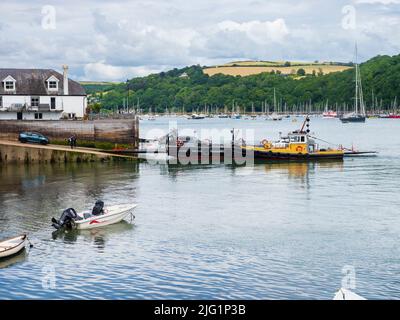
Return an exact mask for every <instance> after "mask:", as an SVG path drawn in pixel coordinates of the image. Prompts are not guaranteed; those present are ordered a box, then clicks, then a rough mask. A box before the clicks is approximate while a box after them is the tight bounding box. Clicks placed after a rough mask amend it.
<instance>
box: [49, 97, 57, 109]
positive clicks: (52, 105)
mask: <svg viewBox="0 0 400 320" xmlns="http://www.w3.org/2000/svg"><path fill="white" fill-rule="evenodd" d="M50 109H51V110H55V109H56V98H54V97H51V98H50Z"/></svg>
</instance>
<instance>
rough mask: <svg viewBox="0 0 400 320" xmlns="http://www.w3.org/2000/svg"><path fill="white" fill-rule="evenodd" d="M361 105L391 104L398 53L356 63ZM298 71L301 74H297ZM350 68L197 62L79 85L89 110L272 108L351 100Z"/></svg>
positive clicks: (397, 90)
mask: <svg viewBox="0 0 400 320" xmlns="http://www.w3.org/2000/svg"><path fill="white" fill-rule="evenodd" d="M360 70H361V76H362V80H363V91H364V101H365V103H366V107H367V109H371V108H374V109H379V108H380V109H386V110H390V109H392V108H397V101H398V98H400V55H396V56H377V57H374V58H372V59H370V60H368V61H367V62H364V63H362V64H361V65H360ZM299 75H300V76H302V77H301V78H299ZM354 80H355V72H354V70H353V69H349V70H346V71H343V72H336V73H331V74H326V75H324V74H322V73H320V72H318V73H313V74H311V75H305V74H304V73H302V71H300V72H299V71H298V74H296V75H283V74H277V73H275V72H273V73H261V74H257V75H252V76H246V77H241V76H229V75H223V74H217V75H214V76H211V77H210V76H208V75H206V74H204V73H203V71H202V67H201V66H199V65H197V66H190V67H186V68H182V69H177V68H175V69H173V70H170V71H167V72H161V73H158V74H152V75H149V76H146V77H138V78H133V79H130V80H128V81H127V82H126V83H120V84H115V85H107V86H106V87H104V86H95V85H91V86H85V87H86V90H87V93H88V94H89V95H90V104H89V106H90V107H91V108H92V111H99V110H100V109H101V110H117V109H121V108H126V107H130V108H135V109H136V108H137V109H140V110H142V111H143V112H148V111H149V110H151V111H153V112H164V111H165V110H166V109H168V110H170V111H175V112H178V111H179V112H180V111H185V112H191V111H193V110H199V109H200V110H203V108H206V107H207V108H208V110H210V109H217V108H218V109H219V110H223V109H224V108H228V109H229V110H230V109H231V108H232V106H239V107H240V108H241V109H242V110H244V109H246V110H255V111H263V110H265V108H266V106H267V107H268V109H269V110H272V108H273V105H274V91H275V101H278V102H277V103H279V105H280V106H281V107H282V106H283V105H285V106H286V107H287V108H289V109H290V108H292V107H293V106H301V105H304V104H308V105H311V104H312V105H319V106H325V105H329V107H332V106H334V105H339V106H342V105H344V104H347V105H349V106H351V105H352V104H353V100H354V90H355V89H354V85H355V84H354Z"/></svg>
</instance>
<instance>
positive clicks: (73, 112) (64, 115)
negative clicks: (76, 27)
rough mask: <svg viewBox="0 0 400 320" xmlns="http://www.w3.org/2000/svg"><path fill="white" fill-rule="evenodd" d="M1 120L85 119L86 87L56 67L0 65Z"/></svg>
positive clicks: (64, 69) (65, 68)
mask: <svg viewBox="0 0 400 320" xmlns="http://www.w3.org/2000/svg"><path fill="white" fill-rule="evenodd" d="M0 82H1V83H0V120H60V119H81V118H83V117H84V115H85V113H86V106H87V96H86V92H85V89H84V88H83V87H82V86H81V85H80V84H79V83H78V82H76V81H73V80H71V79H69V78H68V66H66V65H64V66H63V74H61V73H59V72H57V71H54V70H52V69H1V68H0Z"/></svg>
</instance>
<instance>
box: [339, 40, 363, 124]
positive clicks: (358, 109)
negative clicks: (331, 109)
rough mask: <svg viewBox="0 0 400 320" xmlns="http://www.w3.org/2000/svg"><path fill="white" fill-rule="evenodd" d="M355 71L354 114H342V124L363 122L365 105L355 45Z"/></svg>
mask: <svg viewBox="0 0 400 320" xmlns="http://www.w3.org/2000/svg"><path fill="white" fill-rule="evenodd" d="M355 67H356V68H355V69H356V95H355V101H354V112H351V113H347V114H344V115H343V116H342V117H341V118H340V121H342V122H343V123H347V122H365V118H366V115H365V105H364V97H363V90H362V83H361V73H360V67H359V65H358V62H357V45H356V62H355Z"/></svg>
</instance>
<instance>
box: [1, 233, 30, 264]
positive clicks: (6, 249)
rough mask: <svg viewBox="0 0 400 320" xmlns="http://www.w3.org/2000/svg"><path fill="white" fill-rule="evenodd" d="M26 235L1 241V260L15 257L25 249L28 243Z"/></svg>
mask: <svg viewBox="0 0 400 320" xmlns="http://www.w3.org/2000/svg"><path fill="white" fill-rule="evenodd" d="M28 241H29V240H28V236H27V235H26V234H23V235H20V236H18V237H14V238H8V239H5V240H2V241H0V259H2V258H7V257H11V256H14V255H16V254H18V253H20V252H21V251H22V250H24V249H25V246H26V244H27V243H28Z"/></svg>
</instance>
